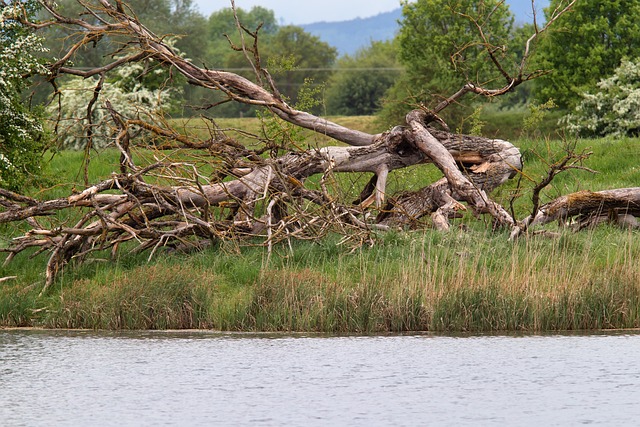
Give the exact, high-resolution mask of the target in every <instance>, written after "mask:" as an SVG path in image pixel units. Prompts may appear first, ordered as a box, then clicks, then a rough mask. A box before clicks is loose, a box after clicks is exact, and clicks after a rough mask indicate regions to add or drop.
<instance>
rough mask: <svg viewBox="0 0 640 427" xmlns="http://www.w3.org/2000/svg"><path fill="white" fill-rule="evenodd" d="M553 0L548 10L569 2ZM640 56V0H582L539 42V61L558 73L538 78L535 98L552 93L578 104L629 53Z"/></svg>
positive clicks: (564, 103)
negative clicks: (639, 0)
mask: <svg viewBox="0 0 640 427" xmlns="http://www.w3.org/2000/svg"><path fill="white" fill-rule="evenodd" d="M566 3H567V1H566V0H564V1H562V0H551V3H550V5H549V7H548V8H547V9H546V10H545V13H546V15H547V17H548V16H549V15H550V14H551V13H552V11H553V10H554V9H555V8H556V7H558V6H560V5H561V4H566ZM638 56H640V2H638V1H637V0H608V1H598V0H581V1H579V2H577V3H576V4H575V6H574V7H573V10H572V11H571V12H570V13H567V14H565V15H563V16H562V17H561V18H560V19H559V20H558V21H557V22H556V23H555V25H554V29H553V31H552V32H550V33H549V34H547V36H546V37H545V38H544V39H543V40H542V41H541V43H540V45H539V46H538V54H537V58H538V61H539V66H540V67H541V68H546V69H550V70H553V73H551V74H549V75H547V76H544V77H542V78H540V79H539V81H538V82H537V85H536V89H535V96H536V98H537V99H538V100H539V101H541V102H544V101H546V100H548V99H553V100H554V101H555V102H556V104H557V105H558V106H559V107H561V108H568V109H570V108H573V107H575V106H576V104H577V103H579V102H580V100H581V94H582V93H584V92H595V91H596V90H597V89H596V85H597V83H598V81H599V80H601V79H602V78H605V77H607V76H610V75H612V74H613V72H614V70H615V69H616V68H617V67H618V66H619V65H620V61H621V60H622V58H624V57H628V58H636V57H638Z"/></svg>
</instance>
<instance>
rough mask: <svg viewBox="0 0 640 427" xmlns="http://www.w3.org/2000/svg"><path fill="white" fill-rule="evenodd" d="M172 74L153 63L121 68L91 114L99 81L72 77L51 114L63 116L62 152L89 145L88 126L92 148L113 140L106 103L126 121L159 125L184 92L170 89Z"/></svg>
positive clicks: (111, 123)
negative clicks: (89, 106)
mask: <svg viewBox="0 0 640 427" xmlns="http://www.w3.org/2000/svg"><path fill="white" fill-rule="evenodd" d="M170 78H171V76H170V75H169V72H168V71H167V70H166V69H165V68H163V67H160V66H159V65H158V64H157V63H155V62H153V61H148V62H146V63H140V62H135V63H129V64H126V65H124V66H121V67H119V68H118V69H117V70H116V71H115V74H114V76H113V77H112V78H111V79H108V80H106V81H105V82H104V83H103V85H102V88H101V89H100V92H99V94H100V95H99V96H100V98H99V100H98V102H96V103H95V106H94V108H93V109H92V112H91V117H90V119H91V123H89V120H88V116H87V111H88V110H87V106H88V105H89V104H90V102H91V100H92V99H93V97H94V96H95V91H96V87H97V86H98V77H95V78H88V79H83V78H80V77H71V78H69V79H67V80H66V81H65V82H64V83H63V84H62V85H60V92H61V93H62V103H61V105H60V106H58V105H57V103H52V104H51V105H50V106H49V107H48V109H47V111H48V113H49V115H50V116H51V117H58V116H59V123H58V129H57V130H58V132H57V134H58V144H59V146H60V147H61V148H65V149H74V150H79V149H83V148H84V147H85V146H86V144H87V142H88V138H89V137H88V133H87V126H88V125H89V124H91V145H92V147H95V148H102V147H106V146H107V145H109V144H110V143H111V141H112V139H113V136H114V134H113V120H112V118H111V116H110V113H109V111H108V110H107V109H106V107H105V104H104V102H105V101H107V100H108V101H109V102H110V103H111V105H113V108H114V109H115V110H116V111H117V112H118V113H119V114H122V115H123V116H124V117H126V118H130V119H133V118H141V119H143V120H146V121H151V122H153V121H157V120H160V119H161V118H162V116H163V115H164V114H166V113H170V112H171V111H172V108H175V107H176V100H177V99H179V98H180V95H182V89H181V88H179V87H177V85H175V86H168V81H169V79H170Z"/></svg>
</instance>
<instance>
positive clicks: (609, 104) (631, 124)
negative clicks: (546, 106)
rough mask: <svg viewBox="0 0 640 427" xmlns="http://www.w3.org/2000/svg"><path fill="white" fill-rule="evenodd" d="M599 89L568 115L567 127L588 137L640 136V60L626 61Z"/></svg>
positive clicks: (600, 84)
mask: <svg viewBox="0 0 640 427" xmlns="http://www.w3.org/2000/svg"><path fill="white" fill-rule="evenodd" d="M598 89H599V91H598V92H597V93H595V94H591V93H585V94H583V100H582V102H581V103H580V104H579V105H578V106H577V107H576V111H575V112H574V113H573V114H570V115H568V116H566V117H565V118H564V122H565V124H566V125H567V129H568V130H569V131H571V132H574V133H575V134H577V135H579V136H584V137H598V136H606V135H612V136H618V137H619V136H638V135H640V60H636V61H635V62H634V61H629V60H623V61H622V63H621V64H620V66H619V67H618V68H617V69H616V70H615V72H614V74H613V76H611V77H609V78H607V79H603V80H601V81H600V82H599V83H598Z"/></svg>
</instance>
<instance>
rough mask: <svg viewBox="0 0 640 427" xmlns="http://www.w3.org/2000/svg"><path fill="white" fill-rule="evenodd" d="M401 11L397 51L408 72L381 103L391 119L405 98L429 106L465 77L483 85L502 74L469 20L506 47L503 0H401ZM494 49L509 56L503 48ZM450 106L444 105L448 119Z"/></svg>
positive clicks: (508, 26)
mask: <svg viewBox="0 0 640 427" xmlns="http://www.w3.org/2000/svg"><path fill="white" fill-rule="evenodd" d="M402 13H403V20H402V22H401V27H400V32H399V34H398V39H399V46H400V50H399V52H400V60H401V62H402V63H403V64H404V65H405V67H406V71H407V72H406V74H405V75H404V77H403V78H402V79H400V80H399V81H398V82H397V83H396V85H395V86H394V88H393V90H392V91H390V96H389V100H388V101H389V102H387V105H386V106H385V110H386V111H385V112H384V115H386V116H387V117H389V119H391V121H397V120H398V117H397V113H396V112H395V111H394V109H395V110H397V112H402V111H406V106H404V105H403V104H402V102H404V100H406V99H412V102H413V103H417V102H421V103H425V104H426V105H427V106H434V105H435V104H437V103H438V102H439V101H440V100H442V98H443V97H447V96H449V95H451V94H452V93H453V92H455V91H456V90H458V89H460V88H461V87H462V86H463V85H464V84H465V83H466V82H478V83H482V84H487V83H489V82H491V81H493V80H495V79H500V78H502V77H501V76H500V74H499V73H498V71H497V70H496V69H495V67H494V66H493V64H492V63H491V61H490V60H489V58H488V55H487V52H486V49H485V46H484V45H482V44H481V43H479V40H480V37H479V31H478V26H477V25H476V23H474V20H475V22H477V23H479V24H481V25H482V29H483V31H484V34H485V35H486V36H487V40H488V42H489V43H490V44H491V45H493V46H508V45H509V41H510V38H511V33H512V28H513V16H512V14H511V12H510V11H509V8H508V6H507V5H506V4H505V3H504V2H503V1H500V0H464V1H463V0H417V1H415V2H409V1H407V0H404V1H403V10H402ZM497 53H498V54H501V55H502V56H506V55H512V52H511V51H510V50H508V49H500V50H498V51H497ZM505 62H507V61H505ZM514 66H515V63H514ZM455 111H456V109H455V108H454V109H452V108H448V109H447V113H449V115H448V117H449V118H450V119H452V115H451V113H452V112H455ZM458 113H459V111H458Z"/></svg>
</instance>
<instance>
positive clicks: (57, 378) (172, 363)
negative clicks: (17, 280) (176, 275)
mask: <svg viewBox="0 0 640 427" xmlns="http://www.w3.org/2000/svg"><path fill="white" fill-rule="evenodd" d="M639 360H640V335H638V334H628V333H624V334H623V333H620V334H615V335H592V336H525V337H512V336H476V337H442V336H424V335H423V336H384V337H305V336H295V337H291V336H275V337H274V336H266V335H258V336H256V335H242V334H237V335H225V334H213V333H200V332H197V333H167V332H157V333H150V332H140V333H122V334H120V333H96V332H59V331H22V330H19V331H6V330H5V331H2V330H0V424H1V425H3V426H21V425H25V426H81V425H104V426H109V425H114V426H115V425H117V426H134V425H154V426H155V425H181V426H182V425H224V426H228V425H259V426H260V425H264V426H271V425H297V426H302V425H305V426H306V425H331V426H333V425H350V426H359V425H362V426H371V425H393V426H403V425H406V426H414V425H456V426H458V425H473V426H479V425H483V426H485V425H581V424H600V425H616V426H620V425H638V422H639V421H638V420H639V419H640V404H639V402H638V396H640V361H639Z"/></svg>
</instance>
